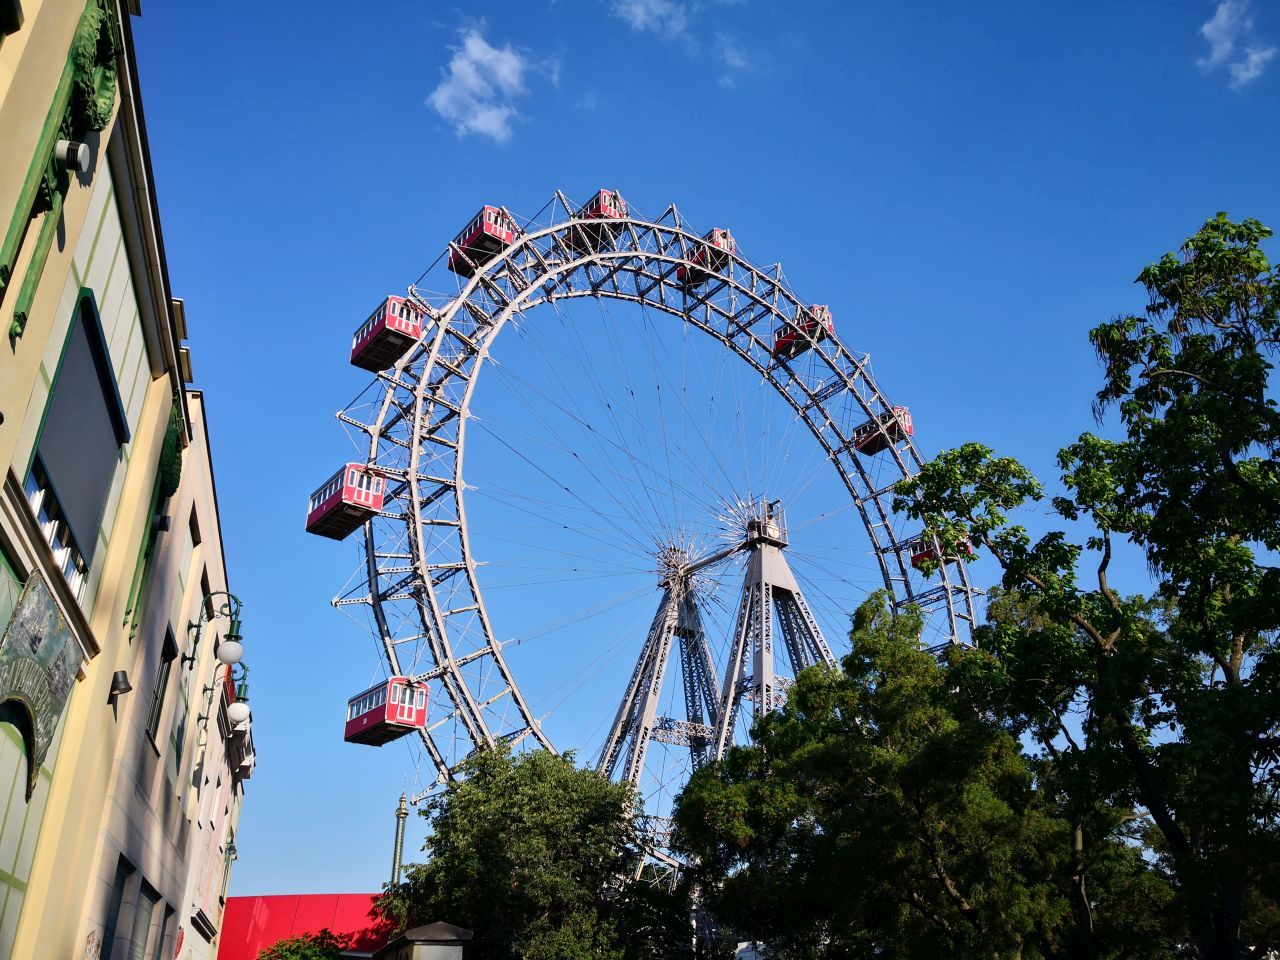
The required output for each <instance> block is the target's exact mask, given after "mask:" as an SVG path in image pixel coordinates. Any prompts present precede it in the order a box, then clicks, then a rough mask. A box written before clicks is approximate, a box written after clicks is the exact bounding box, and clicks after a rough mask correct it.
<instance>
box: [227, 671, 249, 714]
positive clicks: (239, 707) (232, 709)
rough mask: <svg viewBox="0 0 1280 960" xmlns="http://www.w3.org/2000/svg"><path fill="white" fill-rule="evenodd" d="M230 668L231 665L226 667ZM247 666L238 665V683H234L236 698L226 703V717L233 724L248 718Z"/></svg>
mask: <svg viewBox="0 0 1280 960" xmlns="http://www.w3.org/2000/svg"><path fill="white" fill-rule="evenodd" d="M227 669H228V670H231V669H232V668H231V667H228V668H227ZM250 712H251V711H250V710H249V668H248V667H246V666H245V665H244V664H241V665H240V677H239V683H237V684H236V699H235V702H234V703H231V704H228V705H227V719H228V720H230V721H231V722H232V723H233V724H240V723H244V722H245V721H246V720H248V719H249V715H250Z"/></svg>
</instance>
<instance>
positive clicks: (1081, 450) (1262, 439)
mask: <svg viewBox="0 0 1280 960" xmlns="http://www.w3.org/2000/svg"><path fill="white" fill-rule="evenodd" d="M1269 236H1270V231H1269V230H1268V229H1267V228H1266V227H1264V226H1262V225H1261V224H1260V223H1258V222H1257V221H1255V220H1245V221H1243V222H1240V223H1236V222H1232V221H1231V220H1229V219H1228V218H1227V217H1226V215H1225V214H1219V215H1218V216H1216V217H1214V218H1213V219H1210V220H1209V221H1207V222H1206V223H1205V224H1204V226H1203V227H1202V228H1201V229H1200V230H1199V231H1198V232H1197V233H1196V234H1195V235H1194V236H1192V237H1191V238H1190V239H1188V240H1187V241H1186V243H1185V244H1184V245H1183V247H1182V250H1181V252H1180V254H1179V255H1175V254H1167V255H1166V256H1164V257H1163V258H1162V259H1161V260H1160V261H1159V262H1157V263H1155V264H1152V265H1151V266H1149V267H1147V268H1146V269H1145V270H1143V271H1142V273H1141V274H1140V275H1139V277H1138V282H1139V283H1141V284H1142V285H1143V287H1144V288H1145V289H1146V291H1147V294H1148V296H1149V303H1148V306H1147V307H1146V309H1145V311H1144V312H1143V313H1141V314H1138V315H1129V316H1121V317H1117V318H1116V319H1114V320H1111V321H1109V322H1107V323H1104V324H1102V325H1100V326H1099V327H1097V328H1096V329H1094V330H1093V331H1092V332H1091V334H1090V338H1091V340H1092V342H1093V345H1094V346H1095V348H1096V349H1097V351H1098V355H1099V357H1100V359H1101V361H1102V363H1103V367H1104V371H1105V374H1104V380H1103V384H1102V387H1101V389H1100V390H1099V391H1098V394H1097V402H1096V411H1095V412H1096V414H1097V416H1098V417H1099V419H1100V420H1102V419H1104V418H1105V417H1106V416H1108V415H1111V414H1114V415H1115V419H1116V426H1117V430H1116V433H1117V437H1116V438H1114V439H1113V438H1104V437H1101V436H1097V435H1094V434H1092V433H1086V434H1084V435H1083V436H1081V437H1080V438H1079V439H1078V440H1076V441H1075V442H1074V443H1072V444H1070V445H1069V446H1067V447H1066V448H1065V449H1064V450H1063V451H1062V452H1061V454H1060V456H1059V463H1060V465H1061V468H1062V482H1063V487H1064V492H1063V495H1061V496H1058V497H1055V498H1053V500H1052V504H1053V507H1054V509H1055V510H1056V511H1057V513H1058V514H1060V515H1061V516H1062V517H1063V518H1064V519H1065V520H1068V521H1071V522H1073V523H1074V524H1075V527H1074V529H1082V530H1083V531H1084V533H1085V537H1084V539H1083V541H1082V542H1074V541H1073V540H1072V539H1071V538H1070V537H1069V536H1068V534H1067V533H1066V532H1064V531H1054V532H1051V533H1048V534H1046V535H1044V536H1041V537H1039V538H1038V539H1036V540H1035V541H1034V542H1033V540H1032V538H1031V536H1030V535H1029V534H1028V533H1027V531H1026V530H1025V529H1023V528H1022V527H1021V526H1018V525H1017V524H1015V523H1013V522H1012V520H1011V518H1010V514H1011V512H1013V511H1015V510H1017V509H1019V508H1022V507H1024V506H1025V505H1027V504H1028V503H1029V502H1034V501H1039V500H1041V499H1043V497H1044V493H1043V490H1042V487H1041V485H1040V483H1039V482H1038V481H1037V480H1036V479H1035V478H1034V477H1033V476H1032V475H1031V474H1030V472H1029V471H1027V470H1026V469H1025V468H1024V467H1023V466H1022V465H1021V464H1019V463H1018V462H1017V461H1015V460H1012V459H1009V458H1005V457H998V456H996V455H995V454H994V453H993V452H992V451H991V450H989V449H987V448H986V447H983V446H981V445H978V444H967V445H965V446H963V447H960V448H959V449H957V450H953V451H949V452H948V453H945V454H943V455H942V456H940V457H938V458H937V459H936V460H935V461H933V462H932V463H930V464H928V465H927V466H926V467H925V469H924V470H923V471H922V472H921V474H920V475H919V476H918V477H917V478H915V479H914V480H912V481H909V482H905V483H904V484H902V485H901V486H900V494H901V495H900V497H899V499H898V504H897V505H898V508H899V509H904V510H906V511H907V512H908V513H910V514H912V515H914V516H915V517H917V518H919V519H920V520H922V521H923V522H924V524H925V527H926V529H927V530H928V531H929V532H930V533H931V534H933V535H936V536H937V537H938V538H939V540H940V542H942V543H944V544H949V543H953V544H959V543H962V542H964V541H965V540H968V541H969V542H971V543H972V544H974V545H975V546H977V547H980V548H985V550H986V551H988V552H989V553H990V555H992V556H993V557H995V559H996V560H997V561H998V562H999V564H1000V565H1001V567H1002V568H1003V590H1004V597H1003V601H1002V602H1004V604H1005V608H1004V610H1003V613H999V614H998V615H997V616H995V617H993V618H992V619H991V622H990V623H988V625H987V626H986V627H984V628H983V629H982V631H980V635H979V639H980V643H981V645H982V646H983V647H984V649H985V651H986V652H987V653H988V654H989V655H990V656H988V657H985V658H974V659H973V664H972V672H973V673H974V674H976V673H978V672H985V673H986V676H985V678H979V677H977V676H971V677H970V678H969V680H970V681H971V684H970V687H971V689H973V690H977V689H978V688H980V687H982V686H983V685H984V684H985V690H986V695H987V700H988V704H989V705H992V706H993V707H997V708H998V709H999V711H1000V712H1001V713H1002V714H1003V716H1004V717H1005V718H1006V720H1007V721H1008V722H1009V723H1011V724H1013V725H1015V726H1017V727H1018V728H1019V729H1022V730H1025V731H1028V732H1029V733H1030V734H1031V735H1032V736H1033V737H1034V739H1035V740H1036V741H1037V742H1038V743H1039V744H1040V745H1041V748H1042V751H1043V753H1044V755H1045V756H1046V758H1047V762H1049V763H1051V764H1052V768H1051V774H1052V776H1051V777H1049V778H1048V780H1047V781H1046V782H1051V783H1052V784H1053V785H1054V787H1055V789H1057V790H1058V791H1059V792H1060V795H1061V799H1062V803H1063V808H1064V810H1065V811H1066V813H1067V816H1068V820H1070V821H1071V823H1072V831H1071V835H1072V840H1071V849H1072V860H1073V869H1072V874H1073V882H1074V890H1073V905H1074V912H1075V914H1076V916H1077V917H1078V918H1080V922H1081V923H1082V925H1083V926H1084V928H1085V929H1086V932H1088V929H1089V926H1090V924H1091V920H1090V914H1091V913H1092V912H1095V910H1096V907H1097V906H1098V903H1099V899H1100V897H1101V894H1100V893H1097V892H1095V891H1094V890H1092V889H1091V888H1090V873H1091V871H1092V870H1095V869H1097V865H1098V863H1099V860H1100V858H1099V857H1097V856H1095V855H1094V852H1093V850H1092V849H1091V847H1092V845H1093V841H1095V840H1096V841H1101V840H1105V839H1106V838H1108V837H1114V836H1116V835H1117V832H1118V831H1123V830H1124V829H1126V828H1125V826H1124V825H1123V823H1122V822H1121V823H1117V822H1114V821H1115V819H1116V818H1117V817H1120V819H1121V821H1123V818H1124V814H1123V813H1122V812H1123V811H1125V810H1126V809H1130V808H1132V810H1133V815H1134V816H1136V818H1137V819H1136V820H1132V821H1130V822H1129V823H1130V826H1129V828H1128V829H1130V830H1132V831H1134V832H1132V833H1131V842H1132V843H1134V844H1135V845H1137V846H1138V847H1139V848H1140V849H1141V850H1142V851H1143V853H1144V856H1145V857H1146V858H1147V859H1148V860H1150V861H1151V862H1154V863H1156V864H1158V866H1159V867H1160V868H1161V869H1162V870H1163V871H1164V872H1165V873H1166V875H1167V877H1168V878H1169V881H1170V882H1171V884H1172V895H1173V896H1175V897H1176V900H1175V902H1174V904H1173V905H1172V913H1173V915H1175V916H1177V917H1180V918H1182V919H1183V920H1185V923H1186V929H1187V934H1186V937H1187V942H1188V944H1190V945H1193V946H1194V948H1195V950H1196V951H1197V952H1198V954H1199V955H1200V956H1202V957H1205V958H1214V960H1218V958H1223V960H1225V958H1233V960H1234V958H1237V957H1240V956H1243V955H1244V954H1245V952H1246V950H1248V949H1252V950H1253V952H1254V955H1258V956H1261V955H1262V953H1263V952H1264V951H1265V949H1266V948H1267V947H1268V946H1274V945H1275V944H1276V943H1277V940H1278V939H1280V926H1277V913H1278V911H1277V903H1278V902H1280V885H1278V883H1277V881H1278V879H1280V877H1278V876H1277V869H1276V864H1277V863H1280V820H1278V816H1277V785H1278V782H1280V773H1278V770H1277V759H1278V751H1280V737H1278V733H1280V651H1278V650H1277V628H1280V570H1278V569H1277V567H1276V565H1275V562H1274V561H1275V553H1276V551H1277V549H1280V466H1278V462H1277V456H1278V454H1280V414H1278V413H1277V409H1276V405H1275V402H1274V400H1273V399H1272V394H1273V388H1274V384H1273V383H1272V378H1271V371H1272V364H1271V362H1270V359H1269V358H1270V357H1271V356H1272V355H1273V354H1274V352H1275V350H1276V347H1277V336H1278V335H1280V277H1278V276H1277V273H1276V271H1275V270H1274V269H1273V268H1272V266H1271V264H1270V262H1269V261H1268V259H1267V257H1266V255H1265V254H1264V252H1263V251H1262V249H1261V244H1262V243H1263V241H1265V240H1266V238H1267V237H1269ZM1123 548H1130V549H1131V548H1136V549H1137V550H1139V551H1141V552H1142V554H1143V555H1145V558H1146V561H1147V564H1148V567H1149V569H1150V571H1151V574H1152V577H1153V580H1154V589H1153V591H1152V595H1151V596H1149V597H1126V596H1122V595H1120V594H1119V593H1117V591H1116V590H1115V589H1113V587H1112V585H1111V583H1110V581H1109V578H1108V572H1109V568H1110V565H1111V561H1112V556H1113V551H1114V550H1118V549H1123ZM1086 565H1087V569H1086ZM975 685H976V686H975ZM1055 754H1056V755H1055ZM1108 819H1111V820H1112V821H1113V822H1111V823H1108V822H1107V820H1108ZM1091 837H1092V838H1093V839H1092V840H1091ZM1101 859H1105V858H1101ZM1095 932H1096V931H1095ZM1089 942H1090V943H1091V944H1092V947H1091V948H1092V949H1095V950H1096V948H1097V944H1096V941H1089Z"/></svg>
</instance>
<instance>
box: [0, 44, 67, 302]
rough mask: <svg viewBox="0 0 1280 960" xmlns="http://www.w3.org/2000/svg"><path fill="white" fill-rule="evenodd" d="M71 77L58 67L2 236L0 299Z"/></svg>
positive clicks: (33, 211)
mask: <svg viewBox="0 0 1280 960" xmlns="http://www.w3.org/2000/svg"><path fill="white" fill-rule="evenodd" d="M74 76H75V68H74V65H73V64H72V62H71V60H70V59H68V60H67V63H66V65H65V66H64V67H63V68H62V76H61V77H60V78H59V80H58V86H57V88H56V89H55V91H54V94H53V104H52V106H50V107H49V114H48V116H46V117H45V120H44V126H43V127H42V128H41V130H40V139H39V140H37V141H36V153H35V156H34V157H32V158H31V166H30V167H28V168H27V177H26V179H25V180H23V181H22V190H21V192H20V193H19V194H18V205H17V208H16V209H15V210H14V211H13V219H12V220H10V221H9V229H8V231H7V232H6V233H5V236H4V243H3V245H0V299H3V297H4V293H5V290H6V289H7V288H8V285H9V281H10V280H11V279H12V278H13V268H14V265H15V263H16V262H17V260H18V251H19V250H20V249H21V247H22V240H23V238H24V237H25V236H26V235H27V227H28V226H29V225H30V224H31V221H32V219H34V217H35V216H36V215H37V211H36V199H37V196H38V195H39V194H40V192H41V190H40V188H41V186H43V185H44V182H45V170H46V168H47V167H48V166H49V159H50V158H51V157H52V156H53V148H54V145H55V144H56V143H57V142H58V133H59V132H60V131H61V129H62V115H63V114H64V113H66V110H67V103H68V101H69V100H70V98H71V81H72V79H73V77H74Z"/></svg>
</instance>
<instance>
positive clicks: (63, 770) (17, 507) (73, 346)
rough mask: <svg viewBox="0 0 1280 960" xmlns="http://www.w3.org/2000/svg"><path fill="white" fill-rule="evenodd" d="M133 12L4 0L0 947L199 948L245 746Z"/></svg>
mask: <svg viewBox="0 0 1280 960" xmlns="http://www.w3.org/2000/svg"><path fill="white" fill-rule="evenodd" d="M137 12H138V11H137V10H136V9H134V10H131V9H130V8H129V5H127V4H124V3H117V2H116V0H89V2H88V3H85V2H83V0H0V142H3V144H4V149H3V151H0V230H2V231H3V234H2V238H0V958H5V957H16V958H27V957H32V958H35V957H69V958H81V957H83V958H86V960H95V958H98V960H101V958H108V960H121V958H130V960H133V958H146V960H152V958H161V957H164V958H169V957H179V958H182V957H191V958H198V957H212V956H214V955H215V954H216V949H217V939H218V933H219V930H220V926H221V922H222V906H223V902H224V901H225V895H226V884H227V880H228V876H229V872H230V869H231V864H232V862H233V860H234V858H235V855H236V854H235V844H234V838H235V825H236V821H237V818H238V816H239V811H240V804H241V802H242V800H243V796H244V789H245V781H246V780H247V779H249V777H250V776H251V774H252V770H253V764H254V760H255V757H254V749H253V735H252V730H251V729H250V728H251V719H240V715H241V714H242V713H245V712H247V711H246V710H245V709H244V705H243V704H237V703H236V701H237V700H238V699H239V692H238V690H237V688H236V683H235V681H236V678H239V677H242V676H243V674H244V672H245V671H244V667H243V664H240V665H236V666H226V665H224V664H223V663H222V662H221V660H220V658H219V653H220V652H221V654H222V657H221V659H234V657H233V656H231V655H229V651H231V650H233V649H235V648H237V644H236V643H235V642H233V641H234V640H235V639H236V635H237V634H238V633H239V630H238V621H239V616H238V601H237V600H236V599H235V598H233V597H231V596H230V594H228V592H227V591H228V581H227V574H226V567H225V562H224V560H223V552H222V539H221V530H220V525H219V517H218V504H217V496H216V488H215V486H214V481H213V469H212V464H211V459H210V453H209V442H208V432H207V424H206V416H205V398H204V396H203V394H202V393H201V392H200V391H198V390H194V389H192V388H191V387H190V382H191V366H190V354H189V352H188V350H187V348H186V347H185V345H184V340H185V338H186V312H185V309H184V305H183V303H182V301H180V300H176V299H175V298H174V297H173V296H172V293H171V291H170V286H169V277H168V273H167V269H166V265H165V255H164V245H163V240H162V235H161V230H160V223H159V217H158V210H157V205H156V198H155V193H154V189H153V184H152V176H151V166H150V158H149V155H148V151H147V139H146V128H145V124H144V120H143V114H142V106H141V102H140V99H139V92H138V85H137V73H136V68H135V65H134V56H133V49H132V37H131V32H130V22H129V20H130V17H131V16H133V15H136V14H137ZM237 721H238V722H237Z"/></svg>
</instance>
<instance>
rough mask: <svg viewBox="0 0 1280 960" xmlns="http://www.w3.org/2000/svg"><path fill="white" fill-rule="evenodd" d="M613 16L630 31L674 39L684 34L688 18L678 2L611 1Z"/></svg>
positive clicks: (682, 6)
mask: <svg viewBox="0 0 1280 960" xmlns="http://www.w3.org/2000/svg"><path fill="white" fill-rule="evenodd" d="M610 8H611V9H612V11H613V15H614V16H615V17H617V18H618V19H620V20H622V21H623V22H625V23H626V24H627V25H628V26H629V27H631V29H632V30H640V31H645V32H649V33H657V34H661V35H662V36H666V37H675V36H679V35H680V34H682V33H684V31H685V28H686V27H687V26H688V25H689V16H688V14H687V13H686V11H685V7H684V4H683V3H681V2H680V0H612V3H611V4H610Z"/></svg>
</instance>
